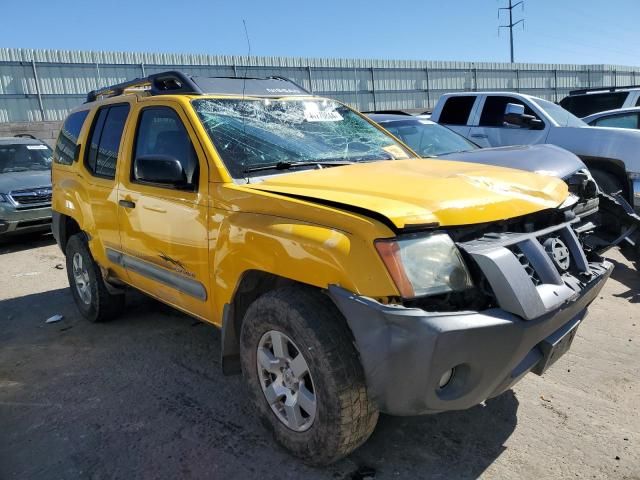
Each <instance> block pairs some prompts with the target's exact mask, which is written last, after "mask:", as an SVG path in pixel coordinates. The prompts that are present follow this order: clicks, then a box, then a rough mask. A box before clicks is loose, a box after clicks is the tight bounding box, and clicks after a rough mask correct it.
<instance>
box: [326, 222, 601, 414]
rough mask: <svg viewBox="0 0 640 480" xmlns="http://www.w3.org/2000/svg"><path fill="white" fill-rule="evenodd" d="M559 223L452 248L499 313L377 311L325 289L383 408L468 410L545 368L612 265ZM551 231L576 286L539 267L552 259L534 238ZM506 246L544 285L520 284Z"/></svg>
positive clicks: (369, 303)
mask: <svg viewBox="0 0 640 480" xmlns="http://www.w3.org/2000/svg"><path fill="white" fill-rule="evenodd" d="M565 227H567V226H566V225H565V226H559V227H557V228H554V229H551V230H549V229H548V230H545V231H544V232H537V233H535V234H526V235H514V236H508V237H502V238H501V239H500V240H499V241H495V239H494V241H487V242H478V241H475V242H471V243H469V244H460V245H459V246H460V248H462V249H464V250H466V251H467V253H469V254H470V255H471V256H472V257H473V258H474V259H476V261H477V260H478V259H480V260H481V261H480V262H478V264H479V266H480V267H481V269H482V271H483V273H484V274H485V276H486V277H487V279H488V281H489V283H490V284H491V286H492V288H493V290H494V291H497V290H498V289H501V291H500V292H499V293H496V297H497V299H498V303H499V307H500V308H495V309H490V310H485V311H482V312H474V311H467V312H465V311H461V312H446V313H437V312H436V313H434V312H426V311H424V310H421V309H417V308H405V307H403V306H397V305H384V304H381V303H379V302H377V301H375V300H373V299H370V298H366V297H361V296H358V295H355V294H353V293H351V292H348V291H347V290H344V289H342V288H340V287H338V286H331V287H329V295H330V296H331V298H332V299H333V301H334V302H335V304H336V305H337V306H338V308H339V309H340V311H341V312H342V313H343V315H344V316H345V318H346V319H347V322H348V323H349V326H350V327H351V330H352V332H353V335H354V337H355V341H356V346H357V348H358V351H359V353H360V357H361V361H362V364H363V367H364V372H365V376H366V380H367V387H368V390H369V394H370V395H371V396H372V398H373V399H374V401H375V402H376V403H377V405H378V407H379V408H380V409H381V411H383V412H385V413H389V414H393V415H418V414H425V413H435V412H441V411H446V410H460V409H466V408H469V407H472V406H474V405H477V404H478V403H480V402H482V401H484V400H486V399H487V398H491V397H494V396H496V395H499V394H500V393H502V392H504V391H505V390H507V389H508V388H509V387H510V386H512V385H513V384H514V383H516V382H517V381H518V380H519V379H520V378H522V377H523V376H524V375H525V374H526V373H527V372H530V371H533V372H535V373H538V374H541V373H542V372H543V371H544V369H546V367H547V366H548V365H549V364H550V363H551V362H552V359H550V357H549V355H550V353H549V351H550V348H551V346H552V345H555V344H556V343H557V342H558V340H559V339H560V338H562V337H563V336H564V335H571V337H573V335H574V334H575V329H576V328H577V326H578V325H579V323H580V322H581V321H582V319H583V318H584V316H585V315H586V309H587V306H588V305H589V304H590V303H591V302H592V301H593V299H594V298H595V297H596V296H597V295H598V293H599V292H600V290H601V289H602V287H603V285H604V283H605V281H606V279H607V278H608V277H609V275H610V274H611V271H612V269H613V266H612V265H611V264H610V263H609V262H606V261H605V262H600V263H591V264H587V263H586V259H585V258H584V254H583V253H582V250H580V249H578V250H575V248H574V247H575V245H573V244H571V239H572V236H571V232H570V231H569V232H568V231H567V229H566V228H565ZM554 232H555V233H554ZM549 234H557V235H558V236H560V237H562V238H564V239H566V240H567V243H568V244H569V245H568V246H569V248H570V250H571V253H572V258H573V260H574V261H575V262H576V264H577V265H578V268H579V269H582V271H583V272H584V275H582V276H581V278H582V280H581V281H579V280H578V279H577V278H576V277H574V276H572V275H568V274H566V273H565V274H564V275H562V276H560V275H559V274H558V273H557V271H555V270H553V271H552V270H551V268H550V267H549V265H546V266H544V265H543V264H544V262H546V261H547V260H548V262H549V263H551V260H550V259H549V257H548V256H547V255H546V254H545V255H544V257H543V256H541V255H539V254H540V253H541V252H540V249H539V248H538V240H537V238H538V237H540V236H547V235H549ZM513 245H517V246H519V247H523V248H522V250H523V251H526V252H528V258H529V259H531V258H533V260H534V261H533V263H534V264H536V265H537V267H538V268H537V270H540V271H543V272H546V273H543V274H542V275H541V276H542V277H543V278H544V279H545V280H546V281H547V282H551V283H542V284H540V285H535V284H534V282H532V281H531V279H530V278H529V277H528V276H527V277H526V282H525V279H524V277H522V275H520V271H519V269H521V270H522V271H524V268H523V267H522V266H519V267H518V266H516V264H514V263H513V262H512V260H513V259H510V258H509V254H508V253H507V251H508V252H511V250H509V248H508V247H512V246H513ZM472 252H473V253H472ZM542 253H544V250H543V251H542ZM511 255H513V254H511ZM545 259H546V260H545ZM517 265H520V263H517ZM545 268H546V271H545ZM554 272H555V274H554ZM509 279H512V280H513V279H516V280H515V281H511V282H509V281H508V280H509ZM505 280H507V282H506V284H505ZM550 295H551V296H552V297H554V298H556V299H557V300H553V301H552V299H551V298H550V297H549V296H550ZM514 297H515V298H514ZM558 300H559V301H558ZM562 353H563V352H562ZM560 354H561V353H560ZM553 360H555V358H554V359H553ZM454 367H455V373H454V376H453V378H452V380H451V381H450V382H449V383H448V384H447V385H446V386H445V387H444V388H439V381H440V378H441V377H442V375H443V374H444V373H445V372H447V371H448V370H449V369H451V368H454Z"/></svg>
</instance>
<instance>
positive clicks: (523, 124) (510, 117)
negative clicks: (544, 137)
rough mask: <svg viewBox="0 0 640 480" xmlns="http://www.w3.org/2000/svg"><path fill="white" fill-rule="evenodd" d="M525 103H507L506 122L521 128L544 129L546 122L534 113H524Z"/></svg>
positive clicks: (505, 110)
mask: <svg viewBox="0 0 640 480" xmlns="http://www.w3.org/2000/svg"><path fill="white" fill-rule="evenodd" d="M524 111H525V109H524V105H520V104H518V103H507V106H506V107H505V109H504V122H505V123H507V124H509V125H514V126H517V127H520V128H529V129H530V130H542V129H544V122H543V121H542V120H540V119H538V118H536V117H534V116H533V115H527V114H525V113H524Z"/></svg>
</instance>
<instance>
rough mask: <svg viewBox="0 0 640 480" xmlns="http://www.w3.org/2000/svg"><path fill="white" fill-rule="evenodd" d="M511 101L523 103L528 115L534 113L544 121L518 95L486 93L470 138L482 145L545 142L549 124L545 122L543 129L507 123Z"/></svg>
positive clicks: (496, 145) (494, 145)
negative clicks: (507, 109) (505, 114)
mask: <svg viewBox="0 0 640 480" xmlns="http://www.w3.org/2000/svg"><path fill="white" fill-rule="evenodd" d="M509 103H515V104H518V105H523V106H524V108H525V112H524V113H525V114H526V115H533V116H534V117H536V118H537V119H539V120H541V121H543V120H542V119H541V118H540V115H538V114H537V113H536V112H535V111H534V110H532V108H531V106H529V105H527V104H526V103H525V102H524V101H522V100H521V99H519V98H517V97H510V96H508V95H486V96H485V97H484V102H482V104H481V110H480V116H479V119H478V121H477V124H476V125H474V126H473V127H471V130H470V134H469V138H470V139H471V140H472V141H474V142H476V143H477V144H478V145H480V146H481V147H503V146H508V145H532V144H536V143H544V141H545V139H546V138H547V135H548V133H549V125H547V124H544V127H543V128H542V129H540V130H532V129H530V128H529V127H527V126H517V125H510V124H507V123H505V121H504V112H505V108H506V107H507V104H509ZM543 122H544V121H543Z"/></svg>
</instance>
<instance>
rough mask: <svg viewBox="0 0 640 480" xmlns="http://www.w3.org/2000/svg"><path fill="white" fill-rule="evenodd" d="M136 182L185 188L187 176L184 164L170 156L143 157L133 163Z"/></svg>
mask: <svg viewBox="0 0 640 480" xmlns="http://www.w3.org/2000/svg"><path fill="white" fill-rule="evenodd" d="M133 172H134V176H135V179H136V180H139V181H141V182H148V183H160V184H163V185H172V186H174V187H177V188H185V187H187V186H188V184H187V175H186V173H185V171H184V168H182V163H180V160H178V159H177V158H175V157H172V156H170V155H141V156H140V157H137V158H136V159H135V161H134V162H133Z"/></svg>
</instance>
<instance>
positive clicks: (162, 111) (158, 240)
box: [112, 100, 210, 317]
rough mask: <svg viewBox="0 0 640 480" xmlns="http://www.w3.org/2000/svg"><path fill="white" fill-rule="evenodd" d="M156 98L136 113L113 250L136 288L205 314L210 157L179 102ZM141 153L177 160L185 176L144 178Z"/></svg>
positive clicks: (120, 195) (120, 197)
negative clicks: (179, 179)
mask: <svg viewBox="0 0 640 480" xmlns="http://www.w3.org/2000/svg"><path fill="white" fill-rule="evenodd" d="M155 103H156V104H155V105H149V104H146V105H145V106H141V107H138V108H137V111H136V112H135V114H134V115H133V119H132V121H133V122H135V134H134V137H133V142H132V146H131V149H130V151H129V152H127V153H128V163H127V168H126V169H125V170H126V171H123V172H122V174H121V188H120V191H119V195H118V201H119V210H120V211H119V213H120V215H119V219H120V234H121V238H122V249H121V250H120V251H119V252H113V253H112V256H114V258H115V259H116V260H117V261H119V262H120V263H122V264H123V265H125V266H126V268H127V271H128V273H129V279H130V280H131V283H132V284H133V285H134V286H136V287H137V288H139V289H141V290H143V291H145V292H147V293H150V294H151V295H154V296H156V297H158V298H160V299H162V300H163V301H166V302H168V303H171V304H173V305H174V306H176V307H179V308H181V309H183V310H186V311H187V312H189V313H192V314H194V315H197V316H200V317H206V316H207V310H208V308H209V307H208V305H209V300H210V299H209V291H208V282H207V279H208V271H209V267H208V251H209V250H208V232H207V221H208V216H207V213H208V185H209V184H208V169H207V164H206V161H205V157H204V152H203V151H202V149H201V147H200V145H199V143H198V142H197V140H196V139H197V137H196V136H195V134H194V132H193V131H192V129H191V126H190V124H189V122H188V119H187V117H186V116H185V115H184V112H183V111H182V109H181V107H180V106H179V105H178V104H173V103H172V102H170V101H168V100H163V103H160V102H159V101H158V102H155ZM136 158H143V159H150V158H156V159H157V158H160V159H168V160H170V161H176V160H177V161H178V162H180V164H181V165H182V168H183V169H184V172H185V173H186V176H185V179H186V182H184V183H182V184H180V185H178V184H170V183H164V182H162V181H159V180H158V181H156V182H150V181H147V180H144V179H143V177H144V175H143V174H142V172H141V171H140V169H136V164H135V159H136ZM148 173H149V172H148V170H147V174H148Z"/></svg>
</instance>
